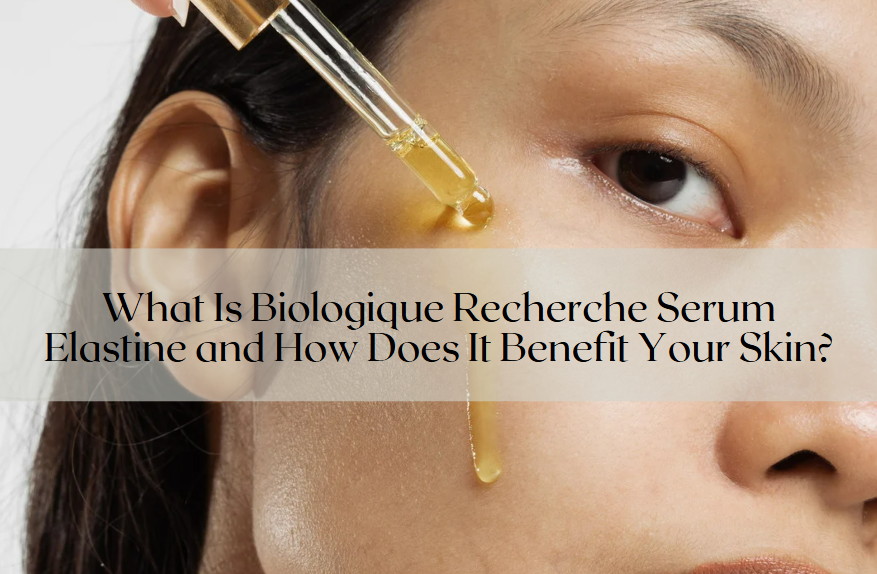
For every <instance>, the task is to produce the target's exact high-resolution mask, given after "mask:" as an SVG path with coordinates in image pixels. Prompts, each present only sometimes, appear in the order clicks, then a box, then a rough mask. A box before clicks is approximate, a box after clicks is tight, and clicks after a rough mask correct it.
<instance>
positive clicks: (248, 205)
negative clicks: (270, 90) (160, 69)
mask: <svg viewBox="0 0 877 574" xmlns="http://www.w3.org/2000/svg"><path fill="white" fill-rule="evenodd" d="M274 173H275V170H274V169H273V164H272V161H271V159H270V158H269V157H267V156H266V155H265V154H263V153H262V152H261V151H260V150H258V149H257V148H256V147H255V146H254V145H252V144H251V143H250V142H249V140H248V139H247V138H246V135H245V134H244V133H243V130H242V127H241V125H240V123H239V122H238V120H237V118H236V117H235V115H234V113H233V112H232V111H231V110H230V109H229V108H228V106H226V105H225V104H224V103H223V102H221V101H220V100H218V99H217V98H214V97H212V96H209V95H207V94H202V93H196V92H187V93H181V94H177V95H175V96H173V97H171V98H169V99H168V100H166V101H164V102H163V103H162V104H161V105H159V106H158V107H157V108H156V109H155V110H153V112H152V113H151V114H150V115H149V116H148V117H147V118H146V120H144V122H143V123H142V124H141V125H140V127H139V128H138V130H137V132H136V133H135V135H134V136H133V137H132V139H131V141H130V143H129V145H128V147H127V148H126V150H125V153H124V155H123V158H122V161H121V163H120V166H119V169H118V171H117V173H116V177H115V179H114V181H113V185H112V187H111V191H110V198H109V204H108V224H109V231H110V239H111V245H112V247H113V248H114V252H113V270H112V275H113V279H112V281H113V290H114V291H115V292H128V293H141V292H142V293H149V292H152V293H153V299H154V300H160V301H163V302H165V303H166V304H167V305H168V307H170V306H171V305H173V304H174V303H175V302H179V301H186V300H191V298H192V296H193V290H197V289H203V288H204V286H205V284H206V283H205V279H209V280H210V284H211V288H210V291H209V293H213V292H214V291H222V292H224V293H225V295H226V297H227V298H228V299H233V300H244V299H242V298H241V299H236V297H238V295H239V294H238V293H236V291H237V290H238V289H237V286H238V285H240V284H241V283H240V282H239V281H238V280H237V279H238V278H237V277H235V276H234V271H233V268H232V267H230V266H227V265H224V264H223V261H224V259H225V257H224V256H223V253H224V252H225V250H226V249H237V248H243V247H277V245H274V244H273V242H272V238H273V237H277V236H279V234H277V233H275V231H274V230H273V229H271V228H270V226H269V224H267V223H263V222H265V221H268V218H262V217H260V216H261V215H262V214H263V213H265V211H266V208H267V207H268V205H269V203H271V202H273V200H274V198H275V197H276V195H277V193H278V191H279V184H278V181H277V178H275V177H274ZM273 220H274V221H277V218H273ZM205 250H208V251H205ZM217 250H218V251H217ZM252 280H253V277H247V281H249V282H251V281H252ZM240 296H241V297H243V296H244V295H240ZM201 312H202V313H203V315H204V316H206V317H211V316H213V315H215V310H213V309H210V308H209V302H207V303H205V304H204V306H203V308H202V309H201ZM145 317H146V313H145V310H141V311H139V312H138V313H137V315H136V316H135V318H134V320H133V321H132V322H131V326H132V327H133V328H134V329H135V330H137V331H139V332H140V333H141V339H144V340H148V341H153V342H155V341H184V342H185V344H186V347H187V349H189V350H190V351H191V352H189V353H187V354H188V355H190V357H189V360H187V361H185V362H182V363H178V364H166V366H167V367H168V368H169V369H170V370H171V372H172V374H173V375H174V376H175V377H176V378H177V380H178V381H179V382H180V383H181V384H182V385H183V386H185V387H186V388H187V389H188V390H190V391H191V392H193V393H195V394H197V395H199V396H201V397H203V398H206V399H208V400H227V399H232V398H236V397H240V396H242V395H244V394H246V392H248V391H249V390H250V388H251V387H252V382H253V378H254V376H255V370H254V368H253V367H252V366H249V365H246V364H240V363H238V364H228V363H218V364H212V365H211V364H209V363H202V362H199V361H198V360H197V358H196V357H195V350H196V349H197V348H198V347H199V346H200V345H201V344H203V343H206V344H208V345H209V344H211V343H214V342H219V341H247V340H248V339H249V336H250V333H248V332H246V326H245V325H243V324H231V325H225V326H223V328H222V329H221V330H219V331H218V330H217V329H215V328H212V327H211V326H210V325H209V324H208V323H197V322H192V323H173V322H171V323H165V322H161V321H152V322H150V321H146V320H145Z"/></svg>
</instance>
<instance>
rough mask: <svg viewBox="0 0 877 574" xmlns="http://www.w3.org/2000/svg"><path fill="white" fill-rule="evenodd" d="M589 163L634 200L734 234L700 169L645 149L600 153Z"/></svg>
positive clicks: (721, 202) (718, 194) (724, 209)
mask: <svg viewBox="0 0 877 574" xmlns="http://www.w3.org/2000/svg"><path fill="white" fill-rule="evenodd" d="M592 162H593V164H594V166H596V167H597V169H599V170H600V171H602V172H603V173H604V174H605V175H606V176H607V177H608V178H609V179H611V180H612V181H613V182H614V183H615V184H616V185H618V186H619V187H620V188H621V189H623V190H624V191H626V192H627V193H629V194H630V195H632V196H634V197H635V198H636V199H638V200H640V201H642V202H644V203H647V204H649V205H653V206H655V207H657V208H659V209H661V210H663V211H666V212H669V213H673V214H675V215H678V216H680V217H684V218H686V219H690V220H692V221H697V222H699V223H705V224H708V225H710V226H712V227H714V228H716V229H717V230H719V231H721V232H722V233H726V234H728V235H731V236H734V235H735V230H734V224H733V222H732V221H731V217H730V215H729V210H728V208H727V206H726V205H725V200H724V198H723V197H722V192H721V191H720V189H719V186H718V184H716V183H715V181H714V179H713V178H711V177H709V176H708V175H707V174H706V173H705V172H704V170H703V169H699V168H697V167H695V166H693V165H692V164H691V163H689V162H686V161H685V160H682V159H679V158H678V157H674V155H672V154H670V153H662V152H658V151H650V150H645V149H632V150H625V151H613V152H607V153H600V154H596V155H595V156H593V158H592Z"/></svg>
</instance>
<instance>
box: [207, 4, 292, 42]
mask: <svg viewBox="0 0 877 574" xmlns="http://www.w3.org/2000/svg"><path fill="white" fill-rule="evenodd" d="M192 4H194V5H195V6H197V7H198V10H200V11H201V13H202V14H204V15H205V16H206V17H207V19H208V20H210V21H211V22H212V23H213V25H214V26H216V28H217V29H218V30H219V31H220V32H222V34H223V35H224V36H225V37H226V38H228V40H229V41H230V42H231V43H232V44H233V45H234V47H235V48H237V49H238V50H240V49H241V48H243V47H244V46H246V45H247V44H249V43H250V40H252V39H253V38H255V37H256V36H257V35H258V34H259V32H261V31H262V30H264V29H265V27H266V26H268V24H270V23H271V20H273V19H274V17H275V16H277V14H278V13H279V12H280V11H281V10H283V9H284V8H286V7H287V6H288V5H289V0H192Z"/></svg>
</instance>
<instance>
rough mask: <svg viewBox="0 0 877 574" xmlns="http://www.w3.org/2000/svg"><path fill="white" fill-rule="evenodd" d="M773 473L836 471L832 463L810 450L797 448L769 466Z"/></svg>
mask: <svg viewBox="0 0 877 574" xmlns="http://www.w3.org/2000/svg"><path fill="white" fill-rule="evenodd" d="M770 470H771V472H773V473H780V472H783V473H786V472H806V471H818V472H828V473H832V472H836V471H837V469H836V468H834V465H833V464H831V463H830V462H828V461H827V460H826V459H825V458H823V457H821V456H820V455H818V454H816V453H815V452H813V451H812V450H799V451H798V452H796V453H794V454H790V455H789V456H787V457H786V458H784V459H783V460H781V461H779V462H777V463H776V464H774V465H773V466H772V467H770Z"/></svg>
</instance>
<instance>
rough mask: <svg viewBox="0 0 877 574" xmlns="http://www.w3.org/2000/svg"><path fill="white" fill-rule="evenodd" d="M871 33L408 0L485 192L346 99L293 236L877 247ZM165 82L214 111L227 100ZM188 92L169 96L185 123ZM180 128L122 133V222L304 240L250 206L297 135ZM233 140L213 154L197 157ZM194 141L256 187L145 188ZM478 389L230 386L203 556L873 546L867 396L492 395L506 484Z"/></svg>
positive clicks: (638, 570)
mask: <svg viewBox="0 0 877 574" xmlns="http://www.w3.org/2000/svg"><path fill="white" fill-rule="evenodd" d="M387 33H388V34H389V31H387ZM874 54H877V4H875V3H874V2H873V0H838V1H832V2H825V1H817V0H764V1H759V2H754V1H747V0H655V1H648V0H559V1H552V2H546V1H539V0H483V1H479V2H470V1H466V0H424V1H422V2H414V3H413V5H412V7H411V9H410V10H408V11H406V12H405V14H404V15H403V16H402V18H401V20H400V21H399V22H398V23H397V25H396V26H395V27H394V28H393V31H392V36H391V37H390V38H389V41H388V42H387V47H386V50H385V54H384V56H383V58H382V60H383V61H382V62H381V63H382V69H383V70H384V71H385V75H386V76H387V78H388V79H389V80H390V81H391V82H392V84H393V85H394V86H395V87H396V88H397V89H398V91H399V93H401V94H404V95H405V97H406V98H407V99H408V100H409V101H410V102H411V104H412V106H413V107H414V109H416V110H417V111H418V112H419V113H420V114H422V116H423V117H424V118H426V119H427V120H428V121H429V122H430V125H432V126H434V127H435V128H436V129H437V130H438V131H439V132H440V133H441V134H442V136H443V137H444V138H445V139H446V140H448V141H449V142H450V143H451V144H452V145H453V146H454V147H455V149H456V150H457V151H459V152H460V154H461V155H462V156H463V157H465V158H466V161H467V162H469V163H470V164H471V165H472V167H473V168H474V169H475V171H476V172H477V173H478V177H479V180H480V182H481V183H482V184H483V185H484V186H485V187H486V188H488V189H489V190H490V192H491V194H492V197H493V199H494V201H495V203H496V215H495V217H494V219H493V221H492V222H491V223H490V225H489V226H488V227H487V228H486V229H473V228H467V227H466V226H465V225H464V224H463V222H461V221H460V220H458V219H457V218H456V217H455V216H454V215H453V212H452V211H451V210H449V209H447V208H445V207H444V206H442V205H441V204H440V203H438V202H436V201H434V200H433V199H432V198H431V196H430V194H429V192H428V191H426V190H425V188H424V187H423V186H422V184H421V183H420V182H419V181H418V180H417V179H416V177H415V175H414V174H412V173H411V172H410V171H409V170H407V169H406V167H405V166H404V165H403V164H402V163H401V162H399V161H398V160H397V159H396V158H395V157H394V156H393V154H392V153H389V152H388V150H387V147H386V145H385V144H384V142H382V141H381V140H380V138H377V137H375V136H374V134H373V133H371V132H370V131H369V130H368V129H367V127H366V126H365V125H352V127H349V128H348V129H349V130H350V131H349V133H347V134H346V137H343V138H338V139H337V140H334V141H335V144H336V145H333V146H332V148H331V149H323V150H320V151H319V154H318V157H317V160H316V161H317V163H318V164H319V169H318V170H317V172H318V173H317V175H316V176H313V177H309V178H306V181H308V182H310V183H311V184H312V185H313V187H314V189H313V190H311V191H312V192H313V196H314V199H313V201H312V202H311V203H310V204H309V206H310V207H311V209H310V210H309V213H310V214H311V220H310V221H309V223H308V233H309V236H310V237H311V241H310V242H309V245H307V246H309V247H333V248H334V247H349V248H433V247H436V248H445V247H474V248H484V247H486V248H606V247H614V248H618V247H621V248H632V247H650V248H651V247H658V248H660V247H666V248H737V247H748V248H765V247H771V248H801V247H805V248H824V247H832V248H836V247H843V248H873V247H875V246H877V231H875V227H874V222H875V221H877V195H875V194H874V193H873V187H874V181H877V154H874V153H872V150H873V149H874V146H875V144H877V66H875V65H874V56H873V55H874ZM289 57H295V55H294V54H293V53H292V52H290V56H289ZM174 97H175V98H177V99H176V100H175V101H174V103H175V105H180V104H182V105H181V108H185V107H186V106H193V109H194V108H197V107H198V106H201V109H200V111H197V110H196V111H193V112H191V113H192V116H191V117H193V118H195V119H197V120H199V121H200V120H201V119H202V118H203V117H208V116H209V118H211V121H216V122H218V123H219V124H222V117H223V116H222V114H223V113H226V112H222V111H220V112H217V111H216V109H217V108H221V107H222V106H221V105H219V106H216V105H214V104H216V101H213V103H208V104H206V105H205V104H198V103H197V102H198V101H204V98H201V99H200V100H199V96H198V95H195V96H194V97H193V96H192V95H191V94H189V95H182V96H180V95H177V96H174ZM192 102H195V103H194V104H193V103H192ZM211 106H213V107H212V108H211ZM159 108H160V109H161V106H159ZM165 109H169V108H168V107H167V106H165ZM175 113H176V112H175ZM180 114H182V116H180V115H176V116H174V114H171V113H169V114H167V115H166V116H165V117H169V118H172V119H173V122H176V123H177V125H178V127H179V125H180V122H179V119H180V117H182V118H183V119H184V120H185V118H186V115H185V114H186V112H180ZM217 116H220V119H216V118H217ZM154 117H157V118H158V120H156V121H157V122H159V123H160V122H161V118H162V117H163V116H162V115H161V113H159V114H158V115H156V116H154ZM224 117H226V118H228V117H233V114H231V112H228V115H227V116H224ZM173 122H171V123H173ZM191 124H192V125H194V124H197V122H192V123H191ZM146 125H147V127H148V126H149V125H150V124H149V123H148V122H147V124H146ZM186 125H189V124H186ZM193 130H194V131H193ZM193 130H189V131H190V132H192V133H189V134H188V135H187V136H185V137H186V138H188V139H184V140H177V139H174V138H176V137H177V136H175V135H173V134H171V135H161V136H154V137H157V141H159V142H160V143H161V145H159V146H154V150H155V151H154V153H155V154H156V156H155V157H147V158H146V159H148V160H149V161H145V162H132V163H126V162H125V161H124V160H123V162H122V164H121V165H122V168H121V169H120V175H119V176H118V177H117V179H116V183H115V184H114V188H113V192H112V195H111V198H110V203H109V209H108V211H109V215H108V221H109V227H110V236H111V239H112V245H113V247H123V248H124V247H190V246H196V247H202V246H207V247H222V246H226V245H230V244H233V243H246V241H248V240H249V239H248V238H250V237H253V236H254V235H256V234H254V233H252V228H255V227H259V233H258V236H259V237H260V238H263V239H264V238H268V240H267V244H266V242H265V241H263V242H262V243H260V244H259V245H258V246H269V247H300V246H302V245H301V242H300V241H298V240H297V239H289V240H287V239H286V238H289V237H296V238H300V237H301V235H300V234H299V235H295V234H289V233H287V230H286V227H289V225H290V224H289V221H288V219H285V218H284V217H273V218H267V219H264V220H259V221H258V222H257V223H253V222H252V221H251V220H250V219H249V215H248V214H250V213H255V212H256V211H258V210H259V209H260V208H261V209H268V210H269V211H271V210H272V209H273V208H272V206H273V205H275V204H272V203H271V202H272V201H273V200H272V199H265V198H270V197H273V196H276V195H282V194H284V193H286V192H287V191H288V190H289V189H291V188H293V187H294V186H295V185H297V184H298V183H299V182H301V181H302V180H303V179H302V177H301V175H302V174H301V173H299V171H300V170H299V168H300V167H301V166H302V165H305V163H306V162H302V163H297V162H296V161H289V158H282V157H281V156H282V154H274V155H271V154H267V153H262V152H261V151H258V150H257V149H256V148H257V146H249V145H248V144H247V143H246V142H244V143H241V142H237V143H234V145H233V146H232V150H233V152H232V153H230V154H229V153H227V152H226V148H225V147H223V146H219V147H221V148H222V149H221V150H219V151H216V150H212V148H211V147H210V146H212V145H214V144H216V137H215V134H213V135H209V134H208V135H204V134H200V135H199V134H198V133H195V132H197V130H196V129H194V128H193ZM158 131H159V132H160V130H158ZM172 131H173V130H172ZM184 131H185V130H184ZM169 133H170V132H169ZM173 133H176V132H173ZM234 133H235V130H229V131H228V132H227V134H226V135H225V136H224V137H226V138H230V140H234V139H235V137H237V136H235V135H233V134H234ZM228 134H232V135H228ZM202 136H203V137H202ZM162 138H168V139H162ZM146 140H148V138H143V140H138V139H137V138H136V137H135V138H133V139H132V143H136V145H134V146H132V149H134V150H135V151H134V152H132V151H130V150H129V152H128V153H129V157H136V156H137V154H138V153H141V152H137V151H136V150H138V149H140V148H138V146H141V145H143V146H144V147H143V148H142V149H146V150H147V152H142V153H141V155H146V156H149V153H152V152H150V151H149V150H152V149H153V148H152V147H150V146H149V145H148V144H142V141H146ZM180 141H183V142H184V143H182V144H181V143H180ZM171 144H173V145H171ZM223 145H224V144H223ZM168 150H171V151H168ZM193 150H196V151H193ZM211 150H212V151H211ZM234 150H238V151H234ZM171 152H173V153H171ZM174 154H176V155H174ZM239 157H246V158H247V159H246V160H245V161H240V162H238V164H239V165H241V166H244V167H239V168H238V169H239V170H242V171H238V172H233V173H232V175H231V176H230V177H228V178H226V177H225V176H217V175H216V174H217V173H224V172H222V170H219V169H216V166H213V165H212V164H211V163H210V162H211V161H213V160H216V158H219V159H218V160H217V161H219V162H220V163H221V162H232V163H234V162H235V161H237V159H239ZM192 158H194V159H192ZM205 158H207V159H205ZM229 158H230V159H229ZM141 159H142V158H141ZM310 160H311V161H313V160H314V158H313V157H311V158H310ZM199 162H200V164H206V167H204V169H203V173H204V174H207V176H206V177H202V178H201V179H200V180H199V181H201V182H202V184H199V185H201V186H202V187H200V188H198V194H201V196H209V195H210V193H211V190H212V189H213V187H211V186H214V187H223V186H232V187H233V186H234V185H236V184H235V182H236V181H237V182H239V181H245V182H248V183H250V184H252V185H255V186H258V189H259V190H260V192H259V193H249V192H247V193H244V192H240V193H237V194H236V195H235V197H237V198H238V200H239V201H240V204H239V205H236V209H235V210H234V211H232V212H230V213H231V214H230V215H223V216H222V217H219V216H216V217H215V218H214V217H213V215H212V214H213V212H211V211H210V210H206V211H202V212H200V214H199V215H198V217H196V218H193V217H191V216H190V217H189V219H186V218H185V217H182V216H181V218H180V219H179V220H177V219H174V217H176V215H173V214H176V213H186V210H191V207H192V206H191V205H190V204H188V203H186V201H185V200H184V199H181V198H184V197H187V196H186V195H185V194H176V195H173V196H172V195H171V194H163V192H162V191H161V190H162V189H165V188H167V189H171V188H174V187H173V186H175V185H178V184H179V185H180V186H181V187H180V189H183V188H186V189H188V188H189V187H191V185H193V184H191V183H187V182H188V181H189V180H185V178H186V170H187V169H188V168H189V166H191V165H196V166H197V165H200V164H199ZM162 164H164V165H168V164H173V165H174V166H176V167H175V170H174V171H170V170H165V171H164V172H162V170H161V169H160V168H157V167H156V166H158V165H162ZM223 165H224V164H223ZM132 166H140V167H132ZM143 166H147V167H145V168H144V167H143ZM149 166H152V167H149ZM220 167H221V166H220ZM138 169H140V170H141V171H139V172H138V171H137V170H138ZM193 169H194V168H193ZM301 169H306V168H301ZM126 170H128V171H126ZM143 170H146V171H143ZM149 170H152V171H151V172H150V171H149ZM210 170H212V171H210ZM147 172H149V175H148V176H147V175H144V173H147ZM268 174H280V175H279V176H277V177H274V176H273V175H268ZM311 175H313V174H311ZM150 177H154V178H156V181H158V184H156V185H153V186H152V187H154V188H155V189H158V191H150V189H152V188H151V187H150V185H147V184H146V183H144V182H147V183H148V181H149V178H150ZM184 180H185V181H184ZM203 182H207V183H206V184H205V183H203ZM229 182H231V183H229ZM187 186H189V187H187ZM138 188H143V189H146V190H147V192H145V194H143V195H141V196H137V193H136V192H135V191H130V190H132V189H138ZM244 188H246V186H244ZM254 189H255V188H254ZM198 194H195V195H198ZM263 196H264V197H263ZM137 197H140V198H141V199H137ZM143 197H145V198H146V199H142V198H143ZM162 202H165V203H167V204H168V205H173V206H174V209H176V210H177V211H163V210H162V209H161V208H158V207H156V205H158V204H159V203H162ZM260 202H261V205H260ZM208 203H209V202H208ZM192 205H201V204H199V203H198V202H193V203H192ZM209 205H213V206H214V207H215V206H216V205H219V204H209ZM314 206H317V207H314ZM238 207H239V208H240V209H238ZM220 211H222V207H221V205H220V206H219V207H218V208H217V213H218V212H220ZM273 211H274V212H275V214H276V212H280V211H282V210H279V209H273ZM155 214H159V215H161V217H157V216H156V215H155ZM162 214H163V215H162ZM216 218H219V223H218V224H217V220H216ZM253 221H255V219H253ZM181 222H182V223H181ZM184 224H185V225H184ZM187 226H188V227H187ZM191 229H195V230H196V231H191ZM217 229H219V231H217ZM226 231H227V232H228V237H226V236H225V235H222V234H223V233H225V232H226ZM205 238H208V239H210V238H213V239H211V240H209V241H208V240H205ZM281 238H283V239H281ZM249 246H253V245H249ZM692 272H696V270H692ZM182 382H183V383H184V384H185V381H182ZM828 383H830V381H829V382H828ZM466 409H467V405H466V404H460V403H391V402H387V403H367V404H364V403H255V404H252V403H247V404H231V405H227V406H223V408H222V416H220V417H217V425H216V426H215V427H214V428H213V432H214V437H213V439H214V441H215V443H216V445H217V448H218V452H220V455H219V460H218V462H217V466H216V468H215V469H214V491H213V494H212V500H211V515H210V521H209V527H208V538H207V543H206V547H205V564H206V565H207V566H209V567H215V568H216V571H224V570H222V565H224V564H235V565H237V566H236V568H237V569H236V571H250V569H251V570H252V571H263V572H265V574H279V573H286V572H402V571H406V572H409V571H410V572H429V573H452V572H467V573H475V572H479V573H481V572H484V573H488V572H489V573H493V572H497V573H498V572H502V573H517V572H521V573H523V572H552V573H573V572H575V573H593V574H597V573H604V572H605V573H609V572H611V573H613V574H682V573H685V572H696V573H697V574H720V573H727V574H741V573H744V572H746V573H753V574H816V573H818V572H822V570H821V569H824V570H825V571H827V572H830V573H831V574H864V573H869V572H877V404H875V403H793V402H787V403H755V402H753V403H722V402H690V403H689V402H686V403H683V402H679V403H669V402H668V403H649V402H640V403H636V402H630V403H610V402H605V403H601V402H591V403H586V402H580V403H572V402H571V403H560V402H556V403H550V402H546V403H535V402H522V403H507V402H500V403H498V404H497V406H496V414H497V433H498V435H497V436H498V442H499V449H500V451H501V452H502V458H503V472H502V476H501V477H500V478H499V480H498V481H496V482H495V483H493V484H484V483H482V482H480V481H479V480H478V479H477V478H476V476H475V473H474V472H473V469H472V453H471V449H470V427H469V419H468V417H467V410H466ZM741 561H742V562H741ZM260 569H261V570H260ZM208 571H212V570H209V568H208Z"/></svg>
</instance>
